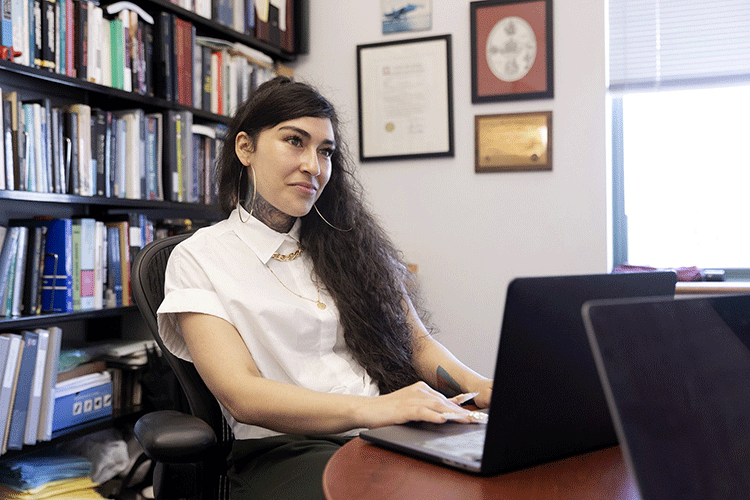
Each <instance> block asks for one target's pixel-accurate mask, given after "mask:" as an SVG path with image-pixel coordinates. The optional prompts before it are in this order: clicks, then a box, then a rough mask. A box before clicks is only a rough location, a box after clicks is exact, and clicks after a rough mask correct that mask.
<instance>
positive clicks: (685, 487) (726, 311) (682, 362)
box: [583, 295, 750, 500]
mask: <svg viewBox="0 0 750 500" xmlns="http://www.w3.org/2000/svg"><path fill="white" fill-rule="evenodd" d="M583 315H584V322H585V324H586V329H587V333H588V335H589V339H590V341H591V346H592V351H593V353H594V357H595V360H596V363H597V366H598V369H599V373H600V375H601V379H602V382H603V385H604V388H605V393H606V395H607V399H608V402H609V406H610V409H611V411H612V416H613V420H614V422H615V426H616V429H617V433H618V436H619V438H620V444H621V447H622V450H623V455H624V457H625V459H626V461H627V463H628V466H629V467H630V470H631V472H632V473H633V474H634V476H635V479H636V484H637V485H638V489H639V490H640V494H641V498H642V499H643V500H662V499H667V498H668V499H670V500H681V499H685V500H694V499H697V498H700V499H701V500H719V499H728V498H749V497H750V350H749V349H748V347H750V295H737V296H723V297H710V298H689V299H677V300H653V299H651V300H649V299H639V300H637V301H601V302H599V301H596V302H592V303H587V304H586V305H585V306H584V309H583Z"/></svg>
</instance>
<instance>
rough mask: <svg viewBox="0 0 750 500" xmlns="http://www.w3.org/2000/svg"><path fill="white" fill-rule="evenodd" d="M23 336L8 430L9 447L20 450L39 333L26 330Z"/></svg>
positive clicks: (30, 393) (30, 392)
mask: <svg viewBox="0 0 750 500" xmlns="http://www.w3.org/2000/svg"><path fill="white" fill-rule="evenodd" d="M22 337H23V353H22V355H21V358H20V366H19V368H18V384H17V386H16V397H15V400H14V402H13V411H12V412H11V415H10V430H9V431H8V449H9V450H20V449H21V448H22V447H23V439H24V432H25V430H26V416H27V414H28V412H29V401H30V399H31V395H32V385H31V382H32V379H33V378H34V369H35V367H36V357H37V348H38V342H39V335H38V334H37V333H35V332H31V331H25V332H23V334H22Z"/></svg>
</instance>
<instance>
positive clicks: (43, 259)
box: [0, 212, 154, 317]
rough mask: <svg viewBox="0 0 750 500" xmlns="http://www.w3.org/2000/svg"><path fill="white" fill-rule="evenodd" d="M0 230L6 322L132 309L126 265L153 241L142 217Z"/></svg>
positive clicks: (0, 294)
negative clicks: (19, 319) (16, 318)
mask: <svg viewBox="0 0 750 500" xmlns="http://www.w3.org/2000/svg"><path fill="white" fill-rule="evenodd" d="M10 224H11V225H10V227H7V228H6V227H0V237H1V239H2V243H0V245H1V246H2V251H0V301H1V302H0V313H2V315H3V316H6V317H17V316H22V315H23V316H32V315H37V314H41V313H52V312H55V313H66V312H74V311H88V310H96V309H102V308H105V307H107V308H109V307H119V306H128V305H131V304H132V299H131V294H130V262H131V261H132V259H133V258H134V257H135V254H136V253H137V252H138V251H139V250H140V249H141V248H142V247H143V246H145V245H146V244H148V243H149V242H151V241H153V239H154V223H153V222H152V221H150V220H148V219H147V218H146V217H145V216H144V215H143V214H137V213H132V212H131V213H123V214H113V215H111V216H110V217H109V220H107V221H99V220H95V219H93V218H90V217H82V218H67V219H50V220H11V221H10Z"/></svg>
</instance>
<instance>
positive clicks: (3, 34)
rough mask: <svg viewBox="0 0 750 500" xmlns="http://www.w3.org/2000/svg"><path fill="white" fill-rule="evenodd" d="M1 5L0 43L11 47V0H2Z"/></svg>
mask: <svg viewBox="0 0 750 500" xmlns="http://www.w3.org/2000/svg"><path fill="white" fill-rule="evenodd" d="M1 5H2V6H1V8H2V19H1V20H0V44H2V45H4V46H6V47H11V46H12V45H13V12H12V8H11V0H2V2H1Z"/></svg>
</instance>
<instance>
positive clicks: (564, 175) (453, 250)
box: [295, 0, 608, 376]
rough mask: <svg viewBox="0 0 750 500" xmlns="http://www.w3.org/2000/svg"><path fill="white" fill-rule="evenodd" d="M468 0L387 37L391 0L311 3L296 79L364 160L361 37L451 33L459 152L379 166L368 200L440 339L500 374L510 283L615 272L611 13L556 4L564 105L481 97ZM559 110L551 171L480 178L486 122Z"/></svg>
mask: <svg viewBox="0 0 750 500" xmlns="http://www.w3.org/2000/svg"><path fill="white" fill-rule="evenodd" d="M469 3H470V2H469V0H432V4H433V23H432V25H433V27H432V29H431V30H430V31H422V32H414V33H406V34H404V33H399V34H393V35H383V34H382V31H381V25H380V0H352V1H346V2H344V1H341V0H310V54H309V55H306V56H302V57H300V58H299V60H298V62H297V63H296V64H295V70H296V75H297V78H298V79H300V80H303V81H307V82H309V83H312V84H314V85H316V86H317V87H318V88H319V89H320V90H321V91H322V92H323V93H324V94H325V95H326V96H327V97H329V99H331V100H332V101H333V102H334V104H336V105H337V108H338V110H339V113H340V114H341V115H342V119H343V121H344V122H345V125H346V126H345V128H344V130H345V136H346V139H347V142H348V144H349V148H350V150H351V152H352V156H353V157H354V159H355V160H356V158H357V151H358V147H359V146H358V142H357V140H358V132H357V130H358V129H357V127H358V125H357V76H356V75H357V73H356V46H357V45H358V44H365V43H374V42H381V41H390V40H396V39H403V38H418V37H422V36H432V35H442V34H451V35H452V48H453V88H454V96H453V99H454V101H453V104H454V133H455V151H456V155H455V157H454V158H446V159H444V158H441V159H431V160H417V161H414V160H410V161H392V162H376V163H372V162H368V163H364V164H361V165H360V166H359V168H358V172H359V177H360V179H361V180H362V182H363V184H364V185H365V189H366V190H367V193H368V202H369V203H370V204H371V206H372V208H373V209H374V211H375V213H376V214H377V215H378V216H379V218H380V220H381V222H382V223H383V225H384V226H385V228H386V229H387V231H388V232H389V234H390V235H391V236H392V238H393V239H394V241H395V243H396V244H397V245H398V246H399V247H400V248H401V249H402V250H403V252H404V254H405V257H406V259H407V260H408V261H410V262H414V263H416V264H418V265H419V278H420V281H421V283H422V289H423V294H424V299H425V303H426V306H427V308H428V309H429V310H430V311H431V312H432V323H433V324H434V325H435V326H436V327H437V329H438V331H439V333H438V337H437V338H438V339H439V340H440V341H441V342H442V343H443V344H445V345H446V346H447V347H448V348H449V349H451V350H452V351H453V352H454V353H455V354H456V355H457V356H458V357H459V358H460V359H462V360H463V361H465V362H466V363H467V364H469V365H470V366H472V367H473V368H475V369H476V370H477V371H479V372H480V373H483V374H485V375H487V376H492V373H493V370H494V365H495V354H496V351H495V348H496V346H497V339H498V335H499V328H500V321H501V317H502V305H503V303H504V300H505V289H506V287H507V285H508V282H509V281H510V280H511V279H512V278H514V277H516V276H538V275H553V274H577V273H588V272H606V271H607V265H608V264H607V262H608V259H607V252H608V244H607V241H608V239H607V238H608V236H607V226H608V218H607V192H608V191H607V189H608V188H607V166H606V165H607V158H606V154H605V138H606V133H605V131H606V128H607V126H606V123H607V120H606V109H605V39H604V37H605V31H604V21H605V8H604V2H603V1H602V0H589V1H583V0H554V2H553V4H554V5H553V15H554V20H553V26H554V77H555V78H554V80H555V81H554V92H555V97H554V98H553V99H544V100H530V101H519V102H510V103H508V102H506V103H488V104H477V105H473V104H471V75H470V71H471V64H470V59H469V52H470V44H471V41H470V34H469ZM548 110H551V111H552V115H553V116H552V146H553V170H552V172H524V173H491V174H486V173H485V174H475V173H474V116H475V115H480V114H493V113H511V112H529V111H548Z"/></svg>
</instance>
